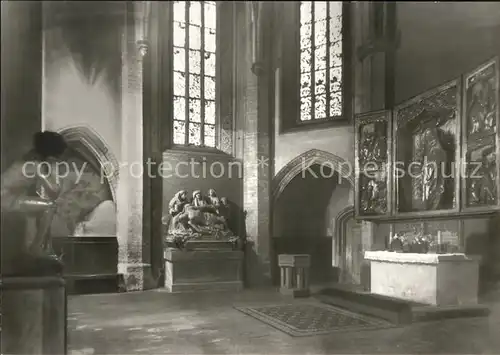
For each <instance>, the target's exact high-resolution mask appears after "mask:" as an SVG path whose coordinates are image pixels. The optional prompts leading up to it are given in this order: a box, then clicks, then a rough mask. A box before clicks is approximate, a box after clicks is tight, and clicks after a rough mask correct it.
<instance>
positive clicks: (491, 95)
mask: <svg viewBox="0 0 500 355" xmlns="http://www.w3.org/2000/svg"><path fill="white" fill-rule="evenodd" d="M469 82H470V83H469V85H470V86H469V88H468V90H467V96H468V105H467V122H468V126H469V134H477V133H483V132H485V133H489V132H491V133H493V132H494V131H495V128H496V106H497V102H496V98H495V72H494V70H493V66H491V67H488V68H487V69H485V70H484V71H483V72H482V73H479V74H478V75H477V76H474V77H472V78H470V79H469Z"/></svg>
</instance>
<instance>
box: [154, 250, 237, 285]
mask: <svg viewBox="0 0 500 355" xmlns="http://www.w3.org/2000/svg"><path fill="white" fill-rule="evenodd" d="M164 258H165V288H166V289H167V290H168V291H169V292H175V293H180V292H200V291H240V290H241V289H242V288H243V252H242V251H239V250H231V249H230V248H227V249H226V248H221V249H207V246H205V248H203V246H200V249H192V248H190V249H188V250H180V249H175V248H166V249H165V250H164Z"/></svg>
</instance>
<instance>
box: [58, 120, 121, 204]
mask: <svg viewBox="0 0 500 355" xmlns="http://www.w3.org/2000/svg"><path fill="white" fill-rule="evenodd" d="M57 132H58V133H59V134H61V135H62V136H63V137H64V139H65V140H66V142H67V143H68V144H69V145H70V146H71V148H73V149H75V150H76V151H77V152H78V153H80V154H81V155H82V156H83V157H84V158H85V159H86V160H87V161H88V162H89V163H90V164H92V165H93V166H94V168H96V169H97V170H98V171H99V172H102V173H105V174H106V176H105V177H104V178H105V179H106V181H107V183H108V186H109V189H110V191H111V195H112V197H113V201H114V203H115V204H116V189H117V186H118V176H119V164H118V160H117V159H116V157H115V155H114V154H113V153H112V152H111V149H110V147H109V146H108V145H107V144H106V142H105V141H104V139H103V138H102V137H101V135H100V134H99V133H97V132H96V131H95V130H94V129H92V128H91V127H89V126H86V125H77V126H68V127H64V128H61V129H59V130H58V131H57Z"/></svg>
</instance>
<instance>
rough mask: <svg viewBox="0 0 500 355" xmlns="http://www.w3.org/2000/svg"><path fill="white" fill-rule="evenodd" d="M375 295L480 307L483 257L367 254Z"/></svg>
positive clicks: (433, 303) (373, 252)
mask: <svg viewBox="0 0 500 355" xmlns="http://www.w3.org/2000/svg"><path fill="white" fill-rule="evenodd" d="M365 260H369V261H370V264H371V292H372V293H375V294H379V295H384V296H391V297H396V298H401V299H406V300H409V301H414V302H419V303H425V304H430V305H435V306H458V305H473V304H477V297H478V287H479V261H480V258H479V257H471V256H466V255H465V254H413V253H395V252H389V251H367V252H365Z"/></svg>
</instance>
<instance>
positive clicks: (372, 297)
mask: <svg viewBox="0 0 500 355" xmlns="http://www.w3.org/2000/svg"><path fill="white" fill-rule="evenodd" d="M315 297H316V298H317V299H319V300H320V301H321V302H324V303H327V304H330V305H333V306H338V307H341V308H345V309H348V310H350V311H353V312H358V313H363V314H366V315H370V316H373V317H377V318H381V319H385V320H387V321H390V322H392V323H394V324H408V323H411V322H424V321H433V320H442V319H449V318H463V317H484V316H488V315H489V314H490V310H489V308H488V307H487V306H485V305H480V304H478V305H461V306H432V305H426V304H421V303H416V302H412V301H406V300H402V299H399V298H394V297H388V296H382V295H376V294H373V293H370V292H366V291H360V290H353V289H347V288H344V287H342V286H339V287H335V286H334V287H329V288H326V289H323V290H321V291H319V292H318V293H317V294H316V295H315Z"/></svg>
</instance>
